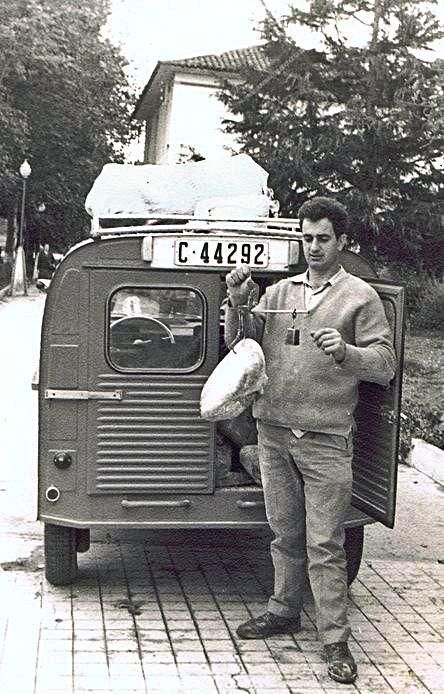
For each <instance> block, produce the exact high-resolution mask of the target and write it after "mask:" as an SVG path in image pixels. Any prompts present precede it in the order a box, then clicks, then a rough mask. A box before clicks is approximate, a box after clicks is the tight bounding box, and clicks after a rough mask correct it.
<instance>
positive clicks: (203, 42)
mask: <svg viewBox="0 0 444 694" xmlns="http://www.w3.org/2000/svg"><path fill="white" fill-rule="evenodd" d="M266 4H267V6H268V7H269V9H270V10H271V11H272V12H273V13H274V14H275V16H277V17H279V16H280V15H282V14H284V13H285V10H286V9H287V8H288V4H289V2H288V0H266ZM293 4H295V3H294V2H293ZM297 4H298V6H299V7H302V6H303V5H304V4H306V3H305V0H298V3H297ZM434 12H435V14H438V15H441V17H442V18H443V19H444V0H439V3H438V5H437V6H434ZM263 17H264V7H263V3H262V2H261V0H111V16H110V19H109V22H108V32H109V36H110V38H111V39H112V41H113V43H116V44H118V45H120V46H121V49H122V52H123V54H124V55H125V56H126V58H127V59H128V60H129V62H130V68H129V72H128V74H129V76H130V78H131V80H132V82H133V83H134V84H135V85H136V87H138V88H140V89H143V87H144V86H145V84H146V83H147V81H148V79H149V77H150V75H151V73H152V71H153V69H154V67H155V65H156V62H157V61H158V60H173V59H178V58H188V57H190V56H196V55H205V54H206V53H222V52H223V51H227V50H232V49H234V48H245V47H246V46H251V45H253V44H255V43H258V42H259V41H260V35H259V34H258V33H257V31H255V26H257V24H258V22H260V21H261V19H263ZM353 38H354V39H355V41H356V42H357V43H360V42H361V41H363V40H364V33H363V30H362V26H360V25H359V24H356V25H355V26H354V27H353ZM297 40H298V43H299V45H300V46H301V47H303V48H311V47H316V39H315V37H314V36H313V34H311V33H310V32H309V31H307V30H301V29H299V31H298V35H297ZM442 46H443V44H441V47H440V54H441V57H442V56H443V54H444V50H441V48H442Z"/></svg>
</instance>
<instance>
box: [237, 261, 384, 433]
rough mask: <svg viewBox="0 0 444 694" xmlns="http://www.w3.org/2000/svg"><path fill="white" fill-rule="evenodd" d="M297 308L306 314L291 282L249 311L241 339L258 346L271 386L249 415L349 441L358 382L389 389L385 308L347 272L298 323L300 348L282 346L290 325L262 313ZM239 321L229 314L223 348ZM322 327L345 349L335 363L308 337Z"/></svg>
mask: <svg viewBox="0 0 444 694" xmlns="http://www.w3.org/2000/svg"><path fill="white" fill-rule="evenodd" d="M295 279H296V278H295ZM294 308H296V309H299V310H303V309H304V308H305V306H304V285H303V283H302V282H300V281H293V280H292V278H289V279H284V280H281V281H280V282H277V283H276V284H274V285H272V286H270V287H268V288H267V289H266V292H265V294H264V295H263V296H262V298H261V300H260V302H259V304H258V305H257V307H256V308H255V309H254V311H253V312H248V311H247V312H245V314H244V320H243V322H244V337H252V338H254V339H256V340H257V341H258V342H260V343H261V345H262V349H263V351H264V355H265V363H266V371H267V375H268V379H269V380H268V384H267V386H266V387H265V390H264V392H263V395H261V396H260V397H259V398H258V399H257V401H256V402H255V404H254V406H253V414H254V416H255V417H256V418H257V419H260V420H263V421H266V422H268V423H270V424H277V425H281V426H285V427H290V428H292V429H300V430H303V431H316V432H322V433H329V434H339V435H342V436H347V435H348V433H349V432H350V429H351V427H352V424H353V412H354V409H355V407H356V403H357V398H358V383H359V381H372V382H375V383H380V384H381V385H388V384H389V382H390V380H391V379H392V378H393V376H394V373H395V368H396V357H395V353H394V350H393V346H392V338H391V332H390V327H389V324H388V321H387V318H386V316H385V312H384V307H383V305H382V302H381V300H380V298H379V296H378V295H377V293H376V291H375V290H374V289H373V288H372V287H371V286H370V285H369V284H367V282H364V281H363V280H361V279H359V278H358V277H355V276H353V275H350V274H349V273H344V274H343V275H342V276H341V279H340V280H339V281H337V282H335V283H334V285H332V286H331V287H329V289H328V292H326V293H325V295H324V296H323V297H322V299H321V301H320V302H319V303H318V304H317V305H316V306H315V307H314V308H313V309H312V310H311V311H310V312H309V314H308V315H298V316H297V318H296V320H295V327H297V328H299V330H300V343H299V345H298V346H294V345H287V344H286V343H285V340H286V334H287V328H289V327H291V326H292V324H293V321H292V317H291V314H289V313H272V312H270V313H268V312H267V311H273V310H282V309H289V310H293V309H294ZM242 310H244V309H242ZM238 318H239V311H238V309H236V308H230V307H228V308H227V311H226V320H225V340H226V343H227V344H231V343H232V341H233V339H234V338H235V336H236V333H237V330H238ZM319 328H336V330H338V331H339V332H340V333H341V335H342V338H343V339H344V341H345V343H346V345H347V347H346V356H345V359H344V361H343V362H341V363H340V364H338V363H337V362H336V361H335V359H334V357H333V356H332V355H326V354H325V353H324V352H323V351H322V350H321V349H320V348H319V347H317V346H316V344H315V343H314V341H313V339H312V337H311V334H310V333H311V332H313V331H315V330H318V329H319Z"/></svg>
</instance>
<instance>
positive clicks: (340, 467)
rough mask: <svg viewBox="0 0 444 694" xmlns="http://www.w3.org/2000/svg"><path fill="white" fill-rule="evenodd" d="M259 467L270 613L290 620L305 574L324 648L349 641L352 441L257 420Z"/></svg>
mask: <svg viewBox="0 0 444 694" xmlns="http://www.w3.org/2000/svg"><path fill="white" fill-rule="evenodd" d="M258 446H259V463H260V468H261V477H262V484H263V489H264V498H265V510H266V514H267V519H268V522H269V524H270V527H271V530H272V531H273V533H274V536H275V539H274V540H273V541H272V543H271V556H272V560H273V565H274V578H275V581H274V594H273V595H272V597H271V598H270V600H269V605H268V609H269V611H270V612H273V613H274V614H277V615H280V616H282V617H294V616H295V615H297V614H299V612H300V610H301V607H302V593H303V589H304V583H305V578H306V567H308V576H309V580H310V585H311V590H312V593H313V598H314V602H315V609H316V623H317V628H318V634H319V638H320V640H321V641H322V643H323V644H330V643H335V642H337V641H347V640H348V638H349V636H350V627H349V624H348V619H347V571H346V561H345V552H344V520H345V516H346V513H347V510H348V508H349V505H350V501H351V488H352V470H351V461H352V448H353V444H352V437H351V435H350V436H349V437H348V438H346V437H344V436H337V435H333V434H319V433H315V432H307V433H306V434H305V435H304V436H302V437H301V438H297V437H296V436H295V435H294V434H293V432H292V431H291V430H290V429H286V428H284V427H278V426H271V425H269V424H265V423H264V422H261V421H258Z"/></svg>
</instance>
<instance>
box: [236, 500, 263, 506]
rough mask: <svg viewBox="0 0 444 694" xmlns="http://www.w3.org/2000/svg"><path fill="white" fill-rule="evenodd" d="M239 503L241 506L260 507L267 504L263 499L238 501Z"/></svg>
mask: <svg viewBox="0 0 444 694" xmlns="http://www.w3.org/2000/svg"><path fill="white" fill-rule="evenodd" d="M237 505H238V506H239V508H259V507H260V506H265V503H264V502H263V501H242V500H240V501H238V502H237Z"/></svg>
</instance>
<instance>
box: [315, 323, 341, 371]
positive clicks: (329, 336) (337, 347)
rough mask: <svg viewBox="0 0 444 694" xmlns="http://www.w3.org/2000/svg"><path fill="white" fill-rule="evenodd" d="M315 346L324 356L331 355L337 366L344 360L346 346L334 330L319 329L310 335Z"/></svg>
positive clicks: (338, 333) (339, 334)
mask: <svg viewBox="0 0 444 694" xmlns="http://www.w3.org/2000/svg"><path fill="white" fill-rule="evenodd" d="M311 336H312V338H313V340H314V342H315V343H316V345H317V346H318V347H319V348H320V349H322V351H323V352H325V354H333V357H334V359H335V361H337V362H338V364H340V363H341V361H344V359H345V352H346V344H345V342H344V340H343V339H342V336H341V333H340V332H338V330H336V329H335V328H320V329H319V330H316V331H315V332H312V333H311Z"/></svg>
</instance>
